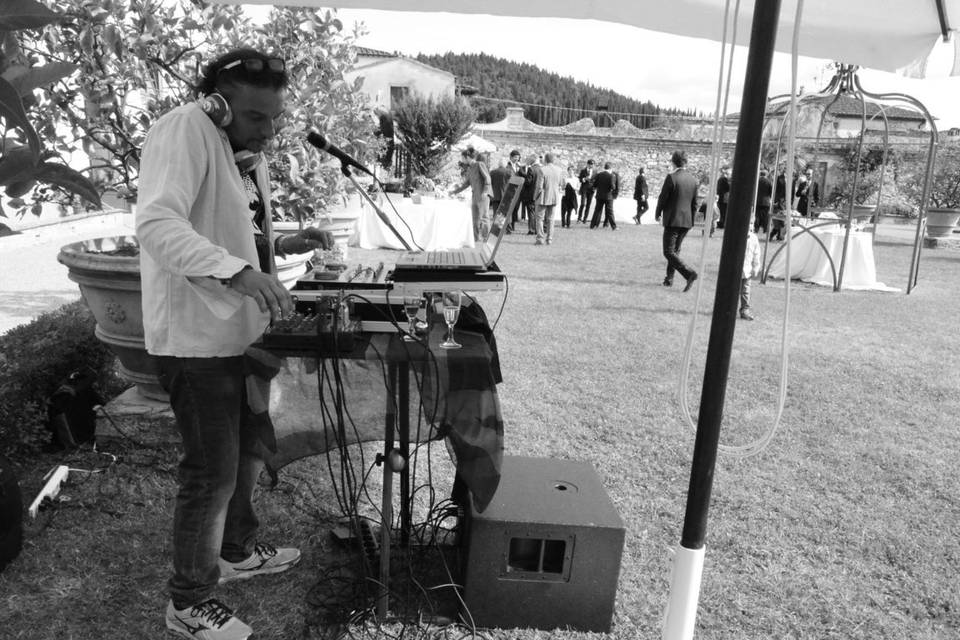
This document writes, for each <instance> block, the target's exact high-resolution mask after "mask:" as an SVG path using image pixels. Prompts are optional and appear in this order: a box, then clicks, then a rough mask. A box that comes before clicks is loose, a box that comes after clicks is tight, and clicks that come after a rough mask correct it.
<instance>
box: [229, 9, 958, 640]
mask: <svg viewBox="0 0 960 640" xmlns="http://www.w3.org/2000/svg"><path fill="white" fill-rule="evenodd" d="M215 1H217V2H221V3H233V4H236V2H232V0H215ZM254 1H255V2H256V3H257V4H287V5H294V6H315V7H316V6H336V7H338V8H357V9H384V10H394V11H439V12H450V13H464V14H493V15H501V16H516V17H554V18H580V19H593V20H604V21H609V22H617V23H621V24H626V25H632V26H636V27H640V28H643V29H650V30H654V31H661V32H666V33H671V34H676V35H683V36H688V37H697V38H707V39H710V40H716V41H720V40H722V39H723V34H724V33H725V31H724V22H725V16H726V15H727V10H728V8H730V10H731V11H733V10H734V9H733V8H734V7H738V8H739V15H738V18H737V20H738V22H737V28H736V33H737V34H739V36H738V41H737V42H736V44H747V43H748V42H749V52H748V59H747V67H746V72H745V75H744V89H743V97H742V101H741V112H740V125H739V127H738V130H737V141H736V147H735V149H736V151H735V155H734V160H733V168H732V170H733V174H734V175H737V176H746V177H748V178H749V179H743V180H737V181H735V182H734V183H733V184H732V186H731V191H730V194H729V203H728V211H742V212H748V211H749V210H750V207H751V205H752V204H753V197H754V194H753V184H754V182H755V180H756V176H757V170H758V168H759V152H760V148H761V144H762V129H763V122H764V118H765V115H766V106H767V93H768V89H769V82H770V69H771V66H772V58H773V52H774V51H775V50H778V51H783V52H787V53H790V52H793V46H794V35H795V33H796V35H797V39H796V42H797V44H796V51H795V53H796V54H797V55H805V56H811V57H817V58H830V59H833V60H837V61H840V62H843V63H847V64H856V65H860V66H863V67H867V68H871V69H878V70H884V71H896V70H900V69H906V68H910V67H912V68H913V70H914V71H915V70H916V69H917V67H918V65H920V63H922V61H923V60H925V58H926V57H927V56H928V55H929V53H930V52H931V50H932V49H933V47H934V46H935V44H936V43H937V40H938V39H940V38H943V39H947V38H948V37H949V36H950V33H951V32H952V31H953V27H952V25H954V24H958V23H960V0H754V2H755V4H754V5H753V6H752V7H751V6H749V3H747V2H743V3H742V5H741V4H739V3H738V2H737V1H736V0H731V1H730V2H729V3H728V2H727V1H726V0H672V2H669V3H665V2H662V0H581V1H579V2H557V1H556V0H525V1H524V2H516V0H482V1H481V0H332V2H325V1H323V0H280V1H279V2H269V1H266V0H254ZM800 3H802V7H801V9H802V11H801V12H800V14H801V17H800V24H799V29H795V20H796V16H797V9H798V5H799V4H800ZM747 34H749V40H748V35H747ZM921 66H922V65H921ZM953 72H954V74H958V73H960V64H957V62H956V60H955V62H954V66H953ZM748 225H749V220H748V217H747V216H745V215H738V216H733V217H732V218H731V217H729V216H728V220H727V225H726V227H725V229H726V231H725V233H724V236H723V247H722V250H721V257H720V265H719V268H718V270H717V287H716V294H715V297H714V305H713V315H712V321H711V328H710V341H709V344H708V347H707V358H706V364H705V372H704V382H703V390H702V394H701V399H700V411H699V416H698V422H697V435H696V442H695V444H694V451H693V461H692V469H691V475H690V484H689V490H688V493H687V505H686V512H685V516H684V525H683V532H682V536H681V541H680V546H679V547H678V548H677V549H676V553H675V556H674V560H673V562H674V565H673V575H672V577H671V583H670V597H669V601H668V604H667V611H666V614H665V616H664V624H663V638H664V639H665V640H690V639H691V638H693V633H694V629H695V626H696V613H697V606H698V602H699V592H700V581H701V577H702V571H703V561H704V539H705V537H706V523H707V512H708V508H709V504H710V497H711V492H712V487H713V475H714V469H715V466H716V456H717V449H718V444H719V438H720V426H721V421H722V417H723V405H724V399H725V395H726V385H727V375H728V372H729V368H730V359H731V351H732V345H733V336H734V329H735V326H736V317H737V310H738V298H739V291H740V280H741V273H742V267H743V256H744V253H745V249H746V237H747V228H748Z"/></svg>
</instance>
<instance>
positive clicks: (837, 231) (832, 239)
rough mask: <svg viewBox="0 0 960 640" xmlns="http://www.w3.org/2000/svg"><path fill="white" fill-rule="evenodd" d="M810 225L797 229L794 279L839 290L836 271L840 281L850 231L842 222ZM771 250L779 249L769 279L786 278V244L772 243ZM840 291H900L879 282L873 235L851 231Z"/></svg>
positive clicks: (792, 266) (792, 257)
mask: <svg viewBox="0 0 960 640" xmlns="http://www.w3.org/2000/svg"><path fill="white" fill-rule="evenodd" d="M810 224H811V226H810V227H806V226H804V224H803V223H801V224H800V225H799V228H795V229H794V230H793V236H792V238H791V242H790V254H791V255H790V277H791V278H792V279H795V280H802V281H804V282H811V283H813V284H818V285H822V286H825V287H834V288H836V286H835V285H836V281H835V278H834V272H835V273H836V277H837V278H839V277H840V262H841V258H842V257H843V243H844V236H845V234H846V229H845V228H844V227H843V225H841V224H839V223H837V224H829V223H828V224H826V225H823V226H812V224H813V223H812V222H811V223H810ZM817 240H819V242H818V241H817ZM821 243H822V246H821ZM769 247H776V249H775V250H774V253H773V257H772V258H771V259H770V261H769V264H768V265H767V266H766V269H765V276H766V277H768V278H780V279H782V278H783V277H784V276H785V274H786V264H787V250H786V245H785V244H781V245H773V244H771V245H769ZM769 251H770V249H769V248H768V252H769ZM828 256H829V257H828ZM830 259H832V260H833V269H831V267H830ZM840 288H842V289H851V290H877V291H896V289H895V288H892V287H888V286H886V285H885V284H883V283H882V282H878V281H877V268H876V262H875V260H874V255H873V237H872V235H871V234H870V233H869V232H866V231H851V232H850V242H849V245H848V247H847V257H846V262H845V264H844V268H843V281H842V283H841V287H840Z"/></svg>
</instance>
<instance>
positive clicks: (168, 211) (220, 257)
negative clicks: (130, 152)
mask: <svg viewBox="0 0 960 640" xmlns="http://www.w3.org/2000/svg"><path fill="white" fill-rule="evenodd" d="M197 115H199V116H200V117H201V118H205V117H207V116H205V115H204V114H203V113H200V112H198V114H197ZM201 124H202V121H200V120H199V119H198V118H196V117H191V115H190V114H188V113H183V114H180V115H179V116H177V117H174V118H171V119H168V120H165V121H161V122H159V123H158V124H157V125H155V127H154V129H153V130H151V135H150V136H149V137H148V139H147V142H146V144H145V146H144V150H143V155H142V161H141V169H140V183H139V192H138V198H137V215H136V232H137V238H138V239H139V241H140V245H141V247H142V248H143V250H144V251H146V252H147V253H148V254H150V257H151V258H153V260H154V261H156V262H157V263H158V264H159V265H160V266H161V267H162V268H163V269H164V270H166V271H169V272H171V273H173V274H176V275H181V276H186V277H207V276H210V277H214V278H230V277H232V276H233V275H234V274H236V273H238V272H239V271H240V270H241V269H243V268H244V267H245V266H248V265H249V263H248V262H247V261H246V260H243V259H242V258H238V257H236V256H232V255H230V254H229V253H228V252H227V250H226V249H224V248H223V247H220V246H217V245H215V244H214V243H213V242H211V241H210V240H209V239H207V238H205V237H204V236H202V235H200V234H199V233H197V231H196V230H195V229H194V228H193V226H192V225H191V224H190V220H189V216H190V212H191V210H192V208H193V205H194V202H195V201H196V198H197V195H198V194H199V192H200V186H201V184H202V182H203V180H204V177H205V175H206V172H207V168H208V161H209V158H210V155H211V154H213V153H215V152H216V150H214V149H208V148H207V147H206V146H205V144H204V140H205V136H204V133H203V130H202V129H201ZM186 141H192V142H191V144H187V143H186Z"/></svg>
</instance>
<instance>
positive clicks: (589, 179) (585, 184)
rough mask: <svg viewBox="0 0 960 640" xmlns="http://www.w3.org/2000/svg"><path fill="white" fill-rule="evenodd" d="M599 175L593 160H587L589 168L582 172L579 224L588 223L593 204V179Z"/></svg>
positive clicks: (578, 212) (580, 176)
mask: <svg viewBox="0 0 960 640" xmlns="http://www.w3.org/2000/svg"><path fill="white" fill-rule="evenodd" d="M596 175H597V172H596V170H594V168H593V159H592V158H591V159H590V160H587V166H585V167H584V168H583V169H581V170H580V175H579V176H578V177H579V179H580V209H579V210H578V211H577V222H586V221H587V218H589V217H590V203H591V202H593V178H594V176H596Z"/></svg>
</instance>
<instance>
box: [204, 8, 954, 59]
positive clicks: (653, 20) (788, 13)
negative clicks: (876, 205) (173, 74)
mask: <svg viewBox="0 0 960 640" xmlns="http://www.w3.org/2000/svg"><path fill="white" fill-rule="evenodd" d="M216 1H217V2H221V3H224V4H237V3H236V2H233V1H231V0H216ZM243 1H244V2H245V3H249V4H268V5H270V4H276V5H281V4H285V5H294V6H314V7H331V6H335V7H337V8H342V9H347V8H354V9H385V10H390V11H441V12H447V13H464V14H492V15H499V16H517V17H550V18H580V19H588V20H603V21H607V22H617V23H620V24H626V25H631V26H634V27H640V28H643V29H650V30H651V31H662V32H665V33H672V34H675V35H683V36H689V37H694V38H706V39H709V40H716V41H719V40H720V39H721V38H722V35H723V16H724V10H725V7H726V2H725V0H671V2H662V0H581V1H579V2H557V1H556V0H525V1H524V2H516V0H331V1H326V0H281V1H279V2H271V1H269V0H243ZM797 2H798V0H782V2H781V3H780V4H781V10H780V19H779V22H778V24H777V25H776V36H777V37H776V50H777V51H783V52H790V47H791V39H792V36H793V27H794V16H795V15H796V7H797ZM733 4H734V3H731V6H733ZM753 13H754V9H753V7H752V6H750V3H749V2H742V3H741V7H740V17H739V20H738V24H737V33H740V34H742V36H743V38H746V37H747V34H749V33H750V24H751V22H752V20H753ZM801 23H802V25H801V29H800V41H799V44H798V47H797V53H798V54H799V55H803V56H812V57H816V58H829V59H831V60H839V61H842V62H846V63H849V64H857V65H860V66H863V67H869V68H871V69H877V70H881V71H896V70H898V69H904V68H906V67H908V66H910V65H912V64H914V63H916V62H917V61H920V60H923V59H924V58H925V57H926V56H927V55H928V54H929V53H930V51H931V50H932V49H933V47H934V45H935V44H936V43H937V40H938V39H939V38H943V37H945V36H946V35H947V34H948V33H949V31H950V30H951V29H953V28H954V26H955V25H958V24H960V0H839V1H838V0H803V17H802V19H801ZM743 44H745V42H743ZM954 70H955V73H957V72H960V70H958V69H957V66H956V65H955V66H954Z"/></svg>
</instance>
